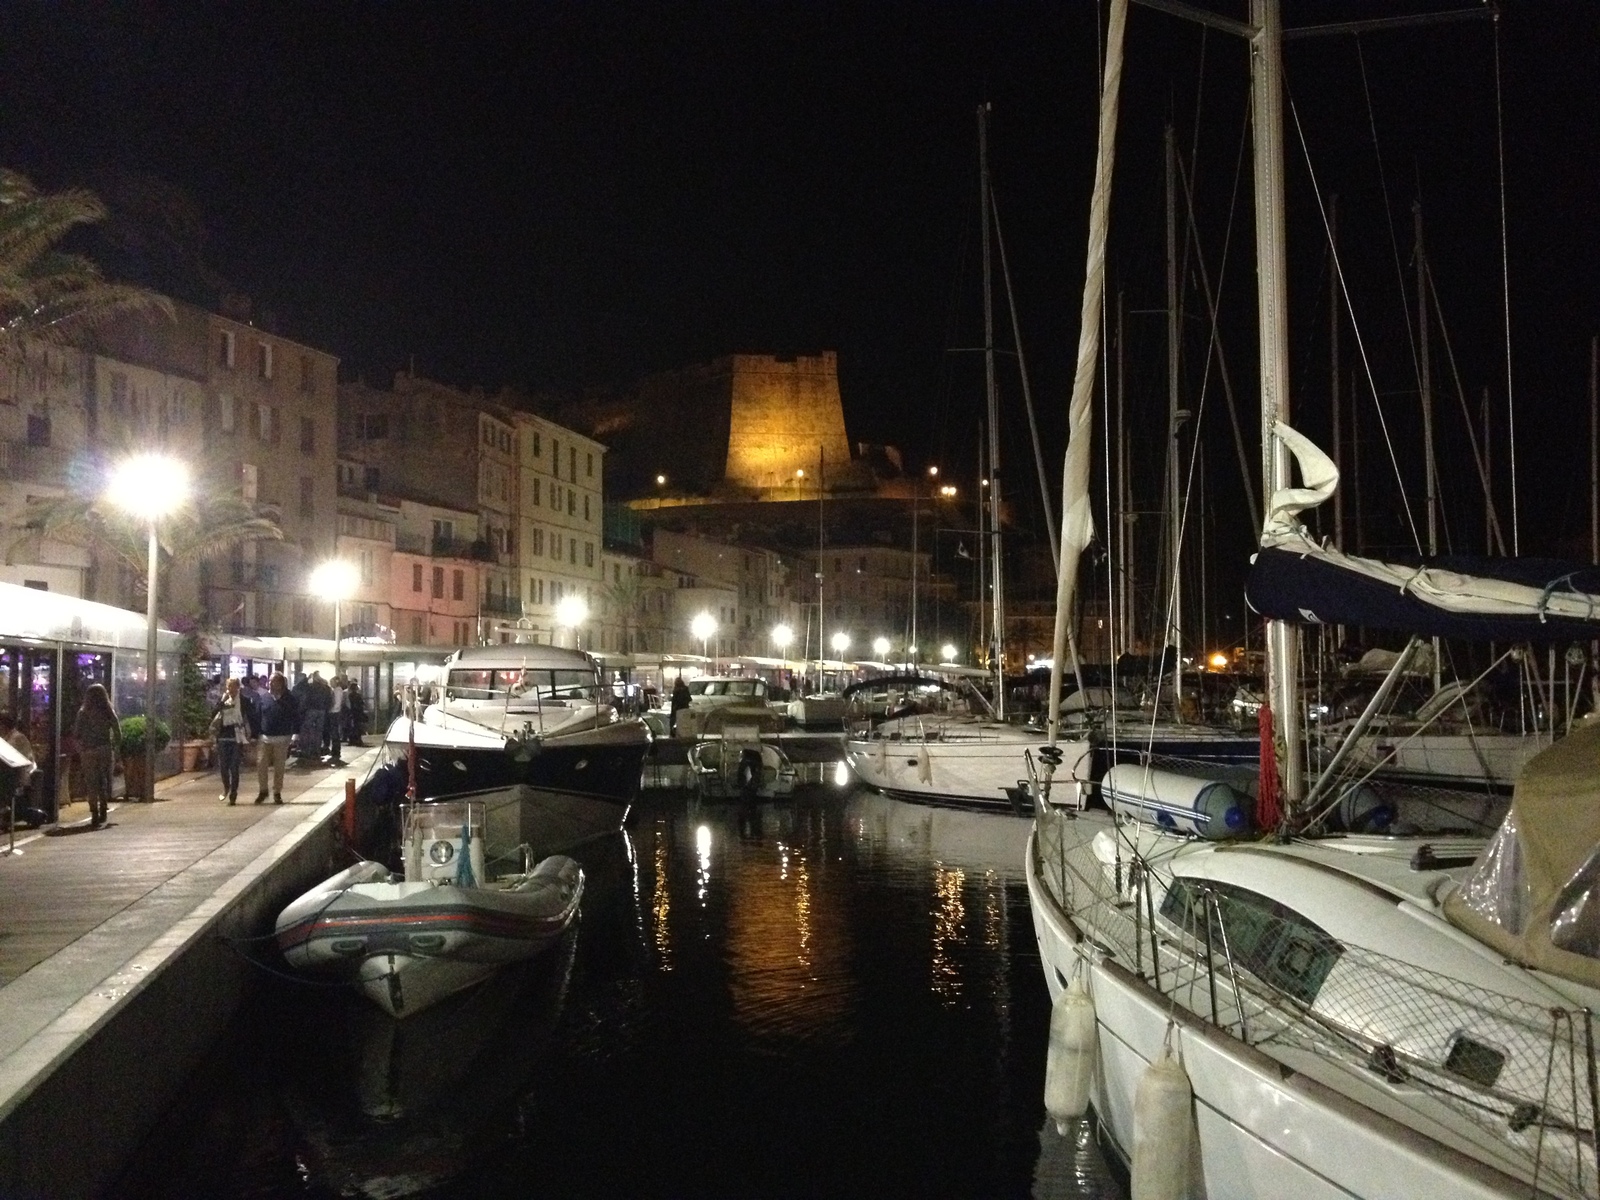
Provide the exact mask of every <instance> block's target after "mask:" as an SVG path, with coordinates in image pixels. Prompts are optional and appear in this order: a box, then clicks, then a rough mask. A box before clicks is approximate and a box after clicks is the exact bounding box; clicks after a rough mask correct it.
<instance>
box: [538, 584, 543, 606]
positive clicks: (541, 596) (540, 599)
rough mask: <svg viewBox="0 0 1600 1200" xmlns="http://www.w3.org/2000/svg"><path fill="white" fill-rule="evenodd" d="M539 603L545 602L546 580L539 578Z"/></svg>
mask: <svg viewBox="0 0 1600 1200" xmlns="http://www.w3.org/2000/svg"><path fill="white" fill-rule="evenodd" d="M539 603H540V604H543V603H544V580H542V579H541V580H539Z"/></svg>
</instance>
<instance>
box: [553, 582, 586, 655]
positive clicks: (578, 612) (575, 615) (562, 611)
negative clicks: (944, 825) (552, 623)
mask: <svg viewBox="0 0 1600 1200" xmlns="http://www.w3.org/2000/svg"><path fill="white" fill-rule="evenodd" d="M588 619H589V604H588V602H587V601H586V600H584V598H583V597H582V596H580V595H578V594H577V593H576V592H568V593H567V594H566V595H565V596H563V597H561V599H560V600H558V601H557V602H556V624H557V625H560V626H561V627H562V628H563V629H570V630H572V640H573V644H574V645H575V646H576V647H577V648H578V649H579V650H582V649H583V639H582V638H580V637H579V636H578V629H579V627H580V626H581V625H582V624H583V623H584V622H585V621H587V620H588Z"/></svg>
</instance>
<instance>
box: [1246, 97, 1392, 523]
mask: <svg viewBox="0 0 1600 1200" xmlns="http://www.w3.org/2000/svg"><path fill="white" fill-rule="evenodd" d="M1289 113H1290V115H1291V116H1293V118H1294V128H1295V133H1296V135H1297V136H1298V137H1299V139H1300V153H1301V154H1302V155H1303V156H1304V157H1305V163H1306V171H1307V173H1308V174H1309V175H1310V176H1311V193H1312V195H1313V196H1315V197H1316V200H1317V214H1318V216H1320V217H1321V219H1322V229H1323V234H1324V236H1325V237H1326V238H1327V239H1328V244H1329V245H1330V246H1331V245H1332V244H1333V230H1332V227H1331V226H1330V225H1329V223H1328V207H1327V205H1326V204H1325V203H1324V202H1323V198H1322V185H1321V184H1320V183H1319V182H1318V181H1317V172H1316V168H1315V166H1313V165H1312V162H1311V147H1310V146H1309V145H1308V144H1307V142H1306V134H1305V128H1304V126H1302V125H1301V123H1300V109H1299V107H1298V106H1297V105H1296V104H1295V102H1294V96H1293V95H1290V97H1289ZM1333 263H1334V270H1335V271H1336V272H1337V273H1338V277H1339V294H1340V295H1341V296H1343V297H1344V304H1345V311H1346V312H1347V313H1348V314H1349V316H1350V327H1351V330H1352V331H1353V332H1354V334H1355V338H1356V349H1357V351H1359V352H1360V355H1361V368H1362V370H1363V371H1364V372H1365V374H1366V377H1367V386H1368V387H1369V388H1370V389H1371V391H1372V402H1373V405H1374V406H1375V407H1376V408H1377V410H1378V425H1379V427H1380V428H1381V429H1382V430H1383V442H1384V446H1385V448H1386V449H1387V450H1388V451H1389V463H1390V465H1391V466H1392V467H1393V468H1394V477H1395V479H1397V480H1399V481H1400V505H1401V508H1402V509H1404V511H1405V516H1406V524H1407V525H1408V526H1409V527H1410V529H1411V540H1412V542H1413V543H1415V545H1416V547H1417V552H1418V553H1419V554H1420V553H1421V552H1422V535H1421V534H1420V533H1419V532H1418V531H1417V521H1416V517H1415V516H1413V515H1412V512H1411V500H1410V498H1409V497H1407V495H1406V489H1405V481H1404V478H1403V477H1402V475H1401V474H1400V459H1399V456H1398V455H1397V454H1396V453H1395V448H1394V438H1393V436H1392V435H1391V434H1390V432H1389V418H1388V416H1387V415H1386V414H1385V413H1384V411H1383V400H1382V398H1381V397H1380V395H1379V392H1378V384H1377V380H1376V379H1374V378H1373V374H1372V360H1371V358H1369V357H1368V355H1367V341H1366V338H1364V337H1363V336H1362V335H1361V323H1360V321H1359V320H1358V319H1357V318H1356V310H1355V303H1354V301H1352V300H1351V298H1350V288H1349V286H1348V284H1347V282H1346V280H1345V275H1344V263H1343V262H1342V261H1341V260H1340V258H1339V255H1338V252H1337V250H1335V252H1334V255H1333ZM1409 328H1410V325H1409V321H1408V324H1407V329H1409ZM1267 500H1268V502H1269V503H1270V501H1271V498H1270V497H1268V498H1267Z"/></svg>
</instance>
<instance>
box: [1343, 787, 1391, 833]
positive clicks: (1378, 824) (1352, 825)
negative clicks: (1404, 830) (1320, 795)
mask: <svg viewBox="0 0 1600 1200" xmlns="http://www.w3.org/2000/svg"><path fill="white" fill-rule="evenodd" d="M1338 813H1339V825H1340V828H1342V829H1344V830H1345V831H1346V832H1347V833H1383V832H1385V831H1386V830H1387V829H1388V828H1389V826H1390V825H1392V824H1394V818H1395V808H1394V805H1392V804H1390V803H1389V802H1388V801H1387V800H1385V799H1384V798H1383V795H1382V794H1381V793H1380V792H1379V791H1378V790H1377V789H1376V788H1375V787H1373V786H1372V785H1371V784H1370V783H1361V784H1357V785H1356V786H1355V787H1353V788H1351V789H1350V790H1349V791H1348V792H1346V793H1345V794H1344V796H1343V797H1341V798H1340V800H1339V807H1338Z"/></svg>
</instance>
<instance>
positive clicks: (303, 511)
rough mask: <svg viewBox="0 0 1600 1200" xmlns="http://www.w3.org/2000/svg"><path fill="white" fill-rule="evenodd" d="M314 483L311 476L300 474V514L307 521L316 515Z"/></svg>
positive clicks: (315, 482)
mask: <svg viewBox="0 0 1600 1200" xmlns="http://www.w3.org/2000/svg"><path fill="white" fill-rule="evenodd" d="M316 484H317V481H316V480H314V479H312V478H311V476H309V475H302V476H300V515H301V516H302V517H304V518H305V519H306V520H308V521H309V520H310V519H311V518H312V517H314V516H316V515H317V500H316V496H317V493H316Z"/></svg>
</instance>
